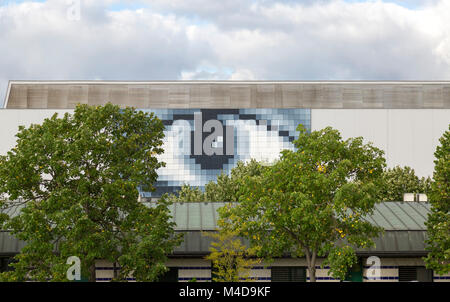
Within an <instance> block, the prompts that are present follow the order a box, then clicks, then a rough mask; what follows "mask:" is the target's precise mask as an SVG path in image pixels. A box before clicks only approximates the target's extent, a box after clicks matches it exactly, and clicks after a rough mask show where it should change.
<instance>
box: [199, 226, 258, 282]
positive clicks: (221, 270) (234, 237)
mask: <svg viewBox="0 0 450 302" xmlns="http://www.w3.org/2000/svg"><path fill="white" fill-rule="evenodd" d="M218 224H219V226H220V225H222V222H220V220H219V222H218ZM205 236H209V237H211V238H213V239H214V241H213V242H211V246H210V248H209V250H210V252H211V253H210V254H209V255H208V256H206V257H205V259H207V260H210V261H211V264H212V267H213V270H212V271H213V273H212V280H213V281H215V282H239V281H246V282H248V281H252V278H251V276H250V275H251V269H252V267H253V266H255V265H257V264H260V263H261V259H259V258H255V257H254V255H255V253H254V251H253V250H252V249H249V248H247V246H245V245H244V244H243V243H242V240H241V238H239V237H238V232H236V231H232V230H230V229H227V228H220V229H219V230H218V232H212V233H205Z"/></svg>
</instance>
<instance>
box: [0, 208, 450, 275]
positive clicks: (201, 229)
mask: <svg viewBox="0 0 450 302" xmlns="http://www.w3.org/2000/svg"><path fill="white" fill-rule="evenodd" d="M224 204H225V203H220V202H218V203H175V204H173V205H172V206H171V213H172V215H173V219H174V221H175V223H176V231H177V232H181V233H183V234H184V239H183V242H182V243H181V245H180V246H178V247H177V248H176V249H175V250H174V251H173V253H172V254H170V255H169V260H168V261H167V263H166V266H167V267H168V268H169V271H168V272H167V273H166V274H165V275H163V276H161V278H160V281H165V282H188V281H197V282H211V281H213V280H212V276H213V271H214V270H213V267H212V264H211V261H209V260H206V259H205V257H206V256H207V255H208V254H209V248H210V244H211V240H212V239H211V238H210V237H209V236H205V232H215V231H216V230H217V224H216V223H217V217H218V214H217V210H218V209H219V208H220V207H222V206H223V205H224ZM429 211H430V205H429V204H428V203H426V202H383V203H378V204H376V207H375V211H374V213H373V214H372V215H371V216H368V217H366V220H367V221H370V222H371V223H373V224H374V225H376V226H379V227H382V228H383V229H384V230H385V232H384V234H382V235H380V236H379V237H377V238H375V239H374V242H375V246H374V247H372V248H369V249H357V256H358V261H357V263H356V264H355V265H354V266H353V267H352V268H351V269H350V270H349V272H348V276H347V278H346V280H339V279H335V278H333V277H332V276H331V275H330V274H329V269H330V268H329V267H328V266H324V267H322V266H321V265H322V262H323V260H324V259H323V258H318V259H317V263H316V280H317V281H318V282H341V281H353V282H403V281H419V282H449V281H450V274H446V275H437V274H436V273H434V272H433V271H432V270H429V269H426V267H425V262H424V260H423V257H425V256H426V255H427V250H426V244H425V240H426V238H427V233H426V227H425V221H426V219H427V215H428V213H429ZM200 217H202V219H199V218H200ZM243 242H244V243H245V244H247V242H246V241H245V240H243ZM24 245H25V243H24V242H21V241H19V240H17V239H16V238H14V237H13V236H11V234H9V233H8V232H0V264H1V265H0V270H5V269H7V263H8V262H9V261H10V259H11V257H13V256H14V255H15V254H17V253H19V252H20V249H21V248H22V247H23V246H24ZM115 270H120V267H118V266H117V265H116V266H114V264H113V263H110V262H108V261H105V260H101V259H99V260H97V262H96V277H97V281H98V282H108V281H111V280H112V279H113V278H114V275H115V274H114V272H115ZM250 277H251V278H252V280H254V281H258V282H278V281H283V282H309V281H310V276H309V272H308V270H307V264H306V259H305V258H292V257H290V256H289V255H285V256H283V257H280V258H275V259H274V260H273V261H272V262H270V263H269V262H262V263H261V264H258V265H256V266H254V267H252V270H251V275H250ZM128 281H134V279H133V278H131V277H130V278H129V279H128Z"/></svg>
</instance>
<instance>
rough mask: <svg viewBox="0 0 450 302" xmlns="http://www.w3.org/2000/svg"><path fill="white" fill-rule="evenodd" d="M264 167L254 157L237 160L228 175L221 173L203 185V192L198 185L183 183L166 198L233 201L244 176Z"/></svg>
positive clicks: (174, 200)
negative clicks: (246, 159) (248, 159)
mask: <svg viewBox="0 0 450 302" xmlns="http://www.w3.org/2000/svg"><path fill="white" fill-rule="evenodd" d="M264 169H266V165H265V164H263V163H260V162H258V161H256V160H254V159H251V160H250V161H249V162H247V163H244V162H243V161H239V162H238V163H237V165H236V167H234V168H233V169H232V170H231V173H230V175H227V174H225V173H221V174H220V175H219V176H218V177H217V181H216V182H214V181H210V182H209V183H207V184H206V186H205V192H203V191H202V190H200V189H199V188H198V187H191V186H189V185H187V184H184V185H183V186H182V187H181V189H180V190H179V191H178V192H176V193H173V194H169V195H168V198H169V200H170V201H172V202H203V201H208V202H223V201H225V202H234V201H238V200H239V188H240V186H241V183H242V180H243V179H244V178H245V176H250V177H253V176H257V175H261V173H262V172H263V171H264Z"/></svg>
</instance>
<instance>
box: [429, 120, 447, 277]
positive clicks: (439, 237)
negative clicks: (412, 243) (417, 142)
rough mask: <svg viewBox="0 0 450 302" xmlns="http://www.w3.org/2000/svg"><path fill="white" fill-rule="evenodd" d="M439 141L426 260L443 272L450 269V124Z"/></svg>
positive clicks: (431, 267)
mask: <svg viewBox="0 0 450 302" xmlns="http://www.w3.org/2000/svg"><path fill="white" fill-rule="evenodd" d="M439 142H440V146H438V147H437V148H436V152H435V153H434V156H435V157H436V160H435V161H434V164H435V166H434V173H433V183H432V185H431V194H430V203H431V213H430V214H428V220H427V222H426V223H425V224H426V226H427V232H428V239H427V241H426V243H427V246H428V249H429V253H428V255H427V257H426V258H425V263H426V265H427V267H428V268H430V269H433V270H435V272H436V273H438V274H440V275H443V274H447V273H449V272H450V125H449V130H447V131H445V133H444V134H443V135H442V137H441V138H440V139H439Z"/></svg>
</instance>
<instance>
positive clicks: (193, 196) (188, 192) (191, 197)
mask: <svg viewBox="0 0 450 302" xmlns="http://www.w3.org/2000/svg"><path fill="white" fill-rule="evenodd" d="M168 200H170V201H171V202H204V201H207V200H206V196H205V194H204V193H203V192H202V190H200V189H199V188H198V187H191V186H189V185H187V184H184V185H183V186H182V187H181V189H180V190H178V191H177V192H176V193H172V194H168Z"/></svg>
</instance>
